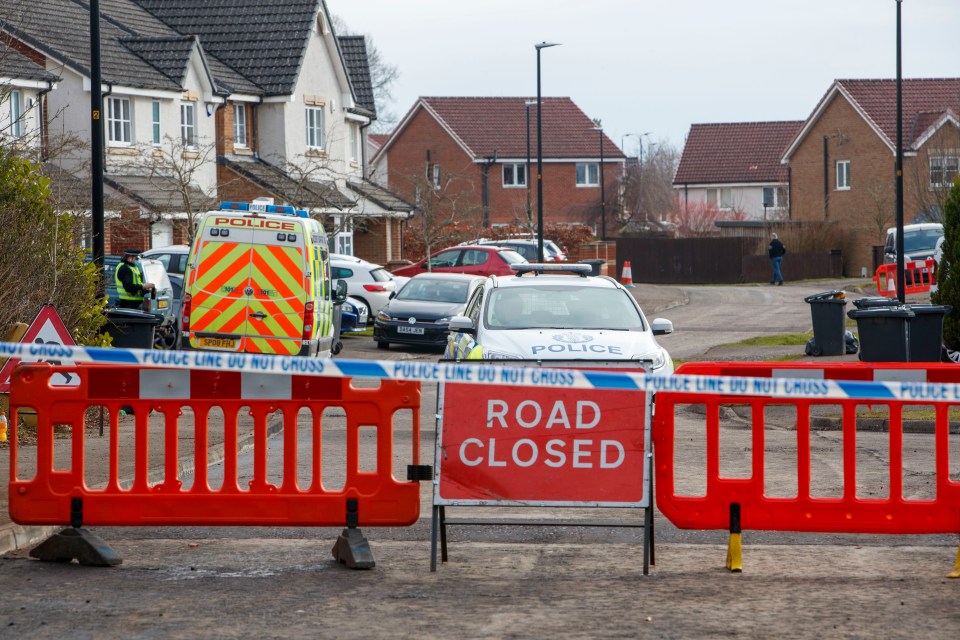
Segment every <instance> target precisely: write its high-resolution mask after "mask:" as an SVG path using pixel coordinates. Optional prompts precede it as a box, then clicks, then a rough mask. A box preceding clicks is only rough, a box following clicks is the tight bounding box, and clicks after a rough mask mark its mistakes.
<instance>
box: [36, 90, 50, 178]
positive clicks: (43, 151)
mask: <svg viewBox="0 0 960 640" xmlns="http://www.w3.org/2000/svg"><path fill="white" fill-rule="evenodd" d="M51 91H53V82H51V81H49V80H48V81H47V88H46V89H44V90H43V91H40V92H39V93H37V116H38V117H37V123H38V124H37V128H38V129H39V130H40V162H46V161H47V145H48V140H47V133H46V132H47V129H46V127H44V126H43V123H44V120H46V117H47V115H46V109H44V108H43V98H44V96H46V95H47V94H48V93H50V92H51Z"/></svg>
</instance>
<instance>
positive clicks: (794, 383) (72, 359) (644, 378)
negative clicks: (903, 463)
mask: <svg viewBox="0 0 960 640" xmlns="http://www.w3.org/2000/svg"><path fill="white" fill-rule="evenodd" d="M3 358H11V359H18V360H20V361H21V362H47V363H50V364H57V365H74V364H80V363H83V364H120V365H135V366H142V367H159V368H169V369H188V370H192V369H204V370H211V371H237V372H242V373H255V374H282V375H300V376H319V377H333V378H377V379H387V380H406V381H411V382H459V383H467V384H491V385H510V386H521V387H540V388H544V387H555V388H563V389H608V390H618V391H644V392H647V393H657V392H660V391H663V392H668V391H669V392H681V393H700V394H709V395H749V396H765V397H772V398H824V399H850V398H853V399H863V400H897V401H918V402H919V401H922V402H927V403H931V402H960V384H956V383H939V382H937V383H928V382H917V381H891V380H887V381H882V382H881V381H875V382H866V381H846V380H822V379H814V378H788V377H775V378H753V377H734V376H689V375H648V374H645V373H633V372H629V371H605V370H598V369H592V370H587V369H573V368H550V367H540V366H538V367H531V366H510V365H509V364H506V363H508V362H509V361H503V362H504V364H502V365H499V364H498V365H490V364H474V363H472V362H471V361H464V362H456V363H454V362H438V363H433V362H412V361H400V360H397V361H392V360H385V361H381V360H342V359H337V360H333V359H330V358H305V357H303V356H275V355H266V354H252V353H226V352H217V351H162V350H152V349H117V348H104V347H79V346H68V345H57V344H36V343H34V344H29V343H19V342H18V343H13V342H0V359H3Z"/></svg>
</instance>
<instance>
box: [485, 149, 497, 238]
mask: <svg viewBox="0 0 960 640" xmlns="http://www.w3.org/2000/svg"><path fill="white" fill-rule="evenodd" d="M496 161H497V150H496V149H494V150H493V156H490V157H486V158H484V159H483V167H482V169H483V174H482V176H481V177H482V184H483V193H482V196H483V221H482V226H483V228H484V229H489V228H490V167H491V166H492V165H493V164H494V163H495V162H496Z"/></svg>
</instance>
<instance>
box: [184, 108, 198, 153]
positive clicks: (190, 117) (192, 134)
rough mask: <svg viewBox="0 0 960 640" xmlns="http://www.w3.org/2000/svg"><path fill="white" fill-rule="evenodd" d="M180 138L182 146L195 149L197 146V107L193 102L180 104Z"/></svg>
mask: <svg viewBox="0 0 960 640" xmlns="http://www.w3.org/2000/svg"><path fill="white" fill-rule="evenodd" d="M180 137H181V138H183V146H184V147H185V148H187V149H195V148H196V146H197V105H196V104H194V103H193V102H181V103H180Z"/></svg>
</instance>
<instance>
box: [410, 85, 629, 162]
mask: <svg viewBox="0 0 960 640" xmlns="http://www.w3.org/2000/svg"><path fill="white" fill-rule="evenodd" d="M528 101H530V102H535V101H536V98H523V97H520V98H489V97H474V98H436V97H428V98H420V102H418V103H417V105H415V106H414V110H415V109H417V108H418V106H419V105H420V104H424V105H426V106H427V107H428V108H429V109H430V110H431V111H433V112H434V113H436V114H437V117H439V118H440V120H441V121H442V122H443V123H445V124H446V125H447V126H448V127H449V128H450V129H451V130H452V131H453V133H454V134H455V135H456V136H457V137H458V138H460V140H461V141H462V142H463V144H464V145H465V146H466V147H467V149H469V150H470V152H471V153H472V154H473V156H474V157H475V158H485V157H490V156H492V155H493V153H494V152H496V154H497V157H499V158H525V157H526V156H527V108H526V107H525V106H524V103H526V102H528ZM541 109H542V111H543V157H544V158H585V157H590V158H596V157H599V155H600V139H599V135H600V134H599V132H598V131H595V130H594V129H593V127H594V124H593V121H592V120H591V119H590V118H589V117H588V116H587V114H585V113H584V112H583V111H581V110H580V107H578V106H577V105H576V104H574V102H573V100H571V99H570V98H543V105H542V107H541ZM411 113H412V111H411ZM530 140H531V142H530V148H531V151H532V153H534V154H535V153H536V146H537V107H536V105H534V106H531V107H530ZM603 152H604V156H605V157H606V158H610V159H614V158H620V159H622V158H624V155H623V152H622V151H620V148H619V147H617V145H616V144H614V142H613V141H612V140H610V138H609V137H608V136H607V135H606V134H603Z"/></svg>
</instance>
